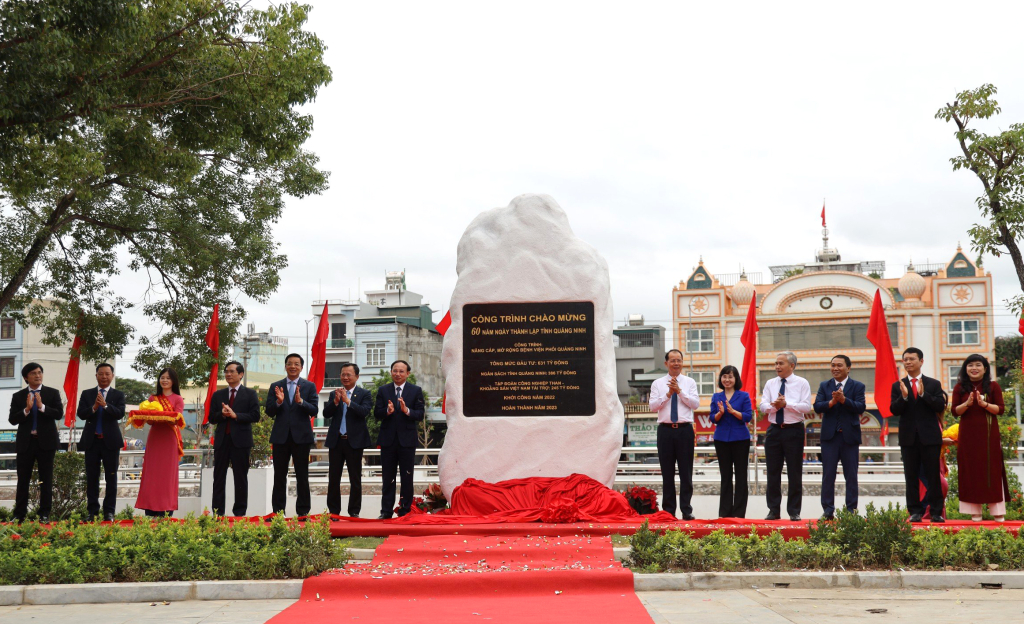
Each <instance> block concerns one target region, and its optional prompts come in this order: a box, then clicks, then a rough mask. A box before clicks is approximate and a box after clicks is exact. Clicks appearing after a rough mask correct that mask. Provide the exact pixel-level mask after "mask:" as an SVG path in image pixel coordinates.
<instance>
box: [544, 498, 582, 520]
mask: <svg viewBox="0 0 1024 624" xmlns="http://www.w3.org/2000/svg"><path fill="white" fill-rule="evenodd" d="M540 519H541V522H552V523H567V522H578V521H579V519H580V506H579V505H577V504H576V501H574V500H572V499H569V498H564V497H563V498H561V499H560V500H559V501H558V502H556V503H554V504H552V505H548V506H547V507H545V508H544V511H543V513H542V515H541V518H540Z"/></svg>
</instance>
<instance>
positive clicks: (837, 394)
mask: <svg viewBox="0 0 1024 624" xmlns="http://www.w3.org/2000/svg"><path fill="white" fill-rule="evenodd" d="M829 366H830V369H831V371H832V379H829V380H828V381H823V382H821V385H820V386H819V387H818V394H817V396H816V397H815V398H814V411H815V412H817V413H818V414H821V509H822V512H823V513H822V515H821V519H822V520H833V519H834V518H835V512H836V472H837V468H838V466H839V462H840V461H842V462H843V479H844V480H845V481H846V509H847V510H849V511H853V512H856V511H857V462H858V459H859V456H860V416H861V414H863V413H864V407H865V405H864V384H862V383H861V382H859V381H857V380H856V379H852V378H851V377H850V366H851V362H850V358H848V357H846V356H845V355H837V356H835V357H834V358H832V363H831V364H830V365H829Z"/></svg>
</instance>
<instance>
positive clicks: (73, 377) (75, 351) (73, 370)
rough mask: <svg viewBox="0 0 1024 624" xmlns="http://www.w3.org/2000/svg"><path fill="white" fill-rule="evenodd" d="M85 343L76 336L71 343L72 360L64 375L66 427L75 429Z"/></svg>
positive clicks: (69, 361)
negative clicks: (80, 367) (79, 375)
mask: <svg viewBox="0 0 1024 624" xmlns="http://www.w3.org/2000/svg"><path fill="white" fill-rule="evenodd" d="M84 344H85V341H84V340H82V337H81V336H78V335H76V336H75V341H74V342H73V343H71V359H70V360H68V372H67V373H65V374H64V394H65V395H66V396H67V397H68V405H67V407H65V408H64V426H65V427H68V428H69V429H73V428H74V426H75V414H76V412H77V411H78V371H79V364H81V356H82V346H83V345H84Z"/></svg>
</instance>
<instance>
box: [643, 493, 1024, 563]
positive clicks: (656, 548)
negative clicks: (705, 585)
mask: <svg viewBox="0 0 1024 624" xmlns="http://www.w3.org/2000/svg"><path fill="white" fill-rule="evenodd" d="M809 532H810V536H809V537H808V538H807V539H802V538H796V539H791V540H786V539H784V538H783V537H782V535H781V534H780V533H778V532H773V533H772V534H770V535H768V536H766V537H760V536H758V535H757V534H756V533H755V532H751V534H750V535H747V536H733V535H726V534H725V532H724V531H721V530H719V531H715V532H714V533H711V534H710V535H708V536H706V537H702V538H695V537H692V535H691V534H690V533H688V532H685V531H681V530H678V529H673V530H670V531H667V532H665V533H664V534H660V535H659V534H658V533H657V532H655V531H651V530H650V529H649V528H648V526H647V523H646V522H645V523H644V524H643V525H642V526H641V528H640V530H638V531H637V532H636V533H635V534H634V535H633V537H632V539H631V540H630V546H631V552H630V556H629V559H628V560H627V565H629V566H630V567H632V568H634V569H635V570H636V571H637V572H665V571H693V572H704V571H720V572H728V571H739V570H836V569H845V570H877V569H884V570H887V569H893V568H905V569H958V570H974V569H992V567H993V566H996V567H998V568H999V569H1001V570H1024V527H1022V529H1021V530H1020V531H1019V532H1016V533H1011V532H1009V531H1006V530H1005V529H1002V528H998V529H967V530H962V531H959V532H957V533H946V532H944V531H943V530H942V529H941V528H929V529H927V530H919V531H912V530H911V525H910V523H909V522H907V512H906V511H905V510H904V509H901V508H900V507H899V506H896V507H895V508H894V507H893V506H892V505H890V506H889V508H888V509H885V510H881V511H879V510H876V509H875V508H874V506H872V505H868V507H867V509H866V513H865V514H864V515H858V514H852V513H848V512H846V511H845V510H843V511H840V512H839V513H838V514H837V516H836V520H835V521H833V522H825V523H820V524H819V525H818V526H817V527H814V526H811V527H810V529H809Z"/></svg>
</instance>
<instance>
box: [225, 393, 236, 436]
mask: <svg viewBox="0 0 1024 624" xmlns="http://www.w3.org/2000/svg"><path fill="white" fill-rule="evenodd" d="M234 406H235V389H234V388H232V389H231V396H229V397H228V407H234ZM230 433H231V420H230V419H229V420H228V426H227V427H224V434H225V435H229V434H230Z"/></svg>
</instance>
